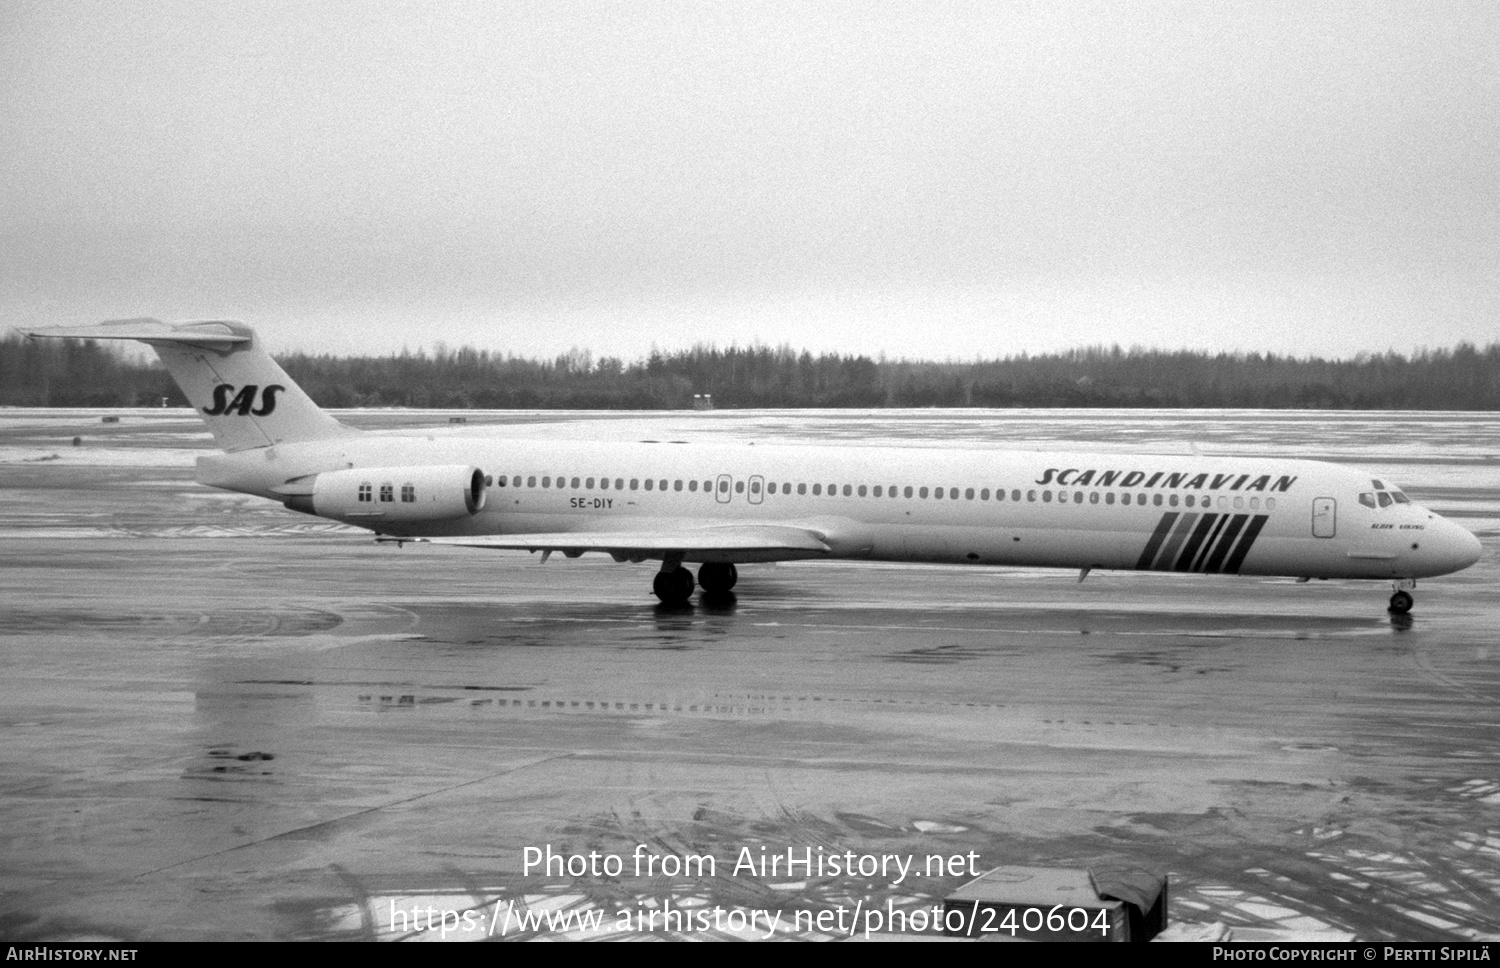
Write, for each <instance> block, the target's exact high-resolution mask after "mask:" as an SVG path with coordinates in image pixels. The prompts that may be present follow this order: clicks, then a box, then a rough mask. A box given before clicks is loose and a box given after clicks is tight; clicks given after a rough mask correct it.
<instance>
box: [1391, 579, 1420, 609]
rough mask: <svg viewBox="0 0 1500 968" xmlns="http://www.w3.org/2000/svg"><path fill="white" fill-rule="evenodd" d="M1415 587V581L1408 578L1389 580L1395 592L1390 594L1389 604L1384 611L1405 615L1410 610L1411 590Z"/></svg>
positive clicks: (1411, 602) (1411, 601)
mask: <svg viewBox="0 0 1500 968" xmlns="http://www.w3.org/2000/svg"><path fill="white" fill-rule="evenodd" d="M1416 587H1417V583H1416V582H1414V581H1412V580H1411V579H1409V578H1407V579H1403V580H1401V581H1393V582H1391V588H1392V589H1394V590H1395V594H1393V595H1392V596H1391V604H1390V607H1389V608H1387V609H1386V611H1388V612H1390V613H1391V614H1392V615H1405V614H1406V613H1407V612H1409V611H1411V607H1412V604H1413V600H1412V597H1411V590H1412V589H1413V588H1416Z"/></svg>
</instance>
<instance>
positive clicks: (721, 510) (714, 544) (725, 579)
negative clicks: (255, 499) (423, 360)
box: [25, 319, 1481, 614]
mask: <svg viewBox="0 0 1500 968" xmlns="http://www.w3.org/2000/svg"><path fill="white" fill-rule="evenodd" d="M25 332H26V333H27V335H28V336H31V337H36V338H77V339H130V340H139V341H141V342H143V343H146V344H147V345H149V346H151V347H152V348H153V349H154V350H155V351H156V353H157V355H158V356H160V358H161V360H162V362H163V364H165V366H166V368H167V370H168V371H169V372H170V373H171V375H172V377H173V378H174V379H175V380H176V382H177V385H178V386H179V387H181V388H182V391H183V393H184V394H185V395H186V396H187V399H188V401H189V402H190V403H191V404H192V405H193V407H194V408H195V409H196V410H197V411H198V413H199V415H200V416H201V417H202V419H203V421H204V422H205V423H206V424H207V425H208V428H209V430H210V431H211V432H212V433H213V436H214V439H215V441H216V443H217V444H218V446H219V447H220V448H221V449H222V451H223V453H222V454H216V455H214V456H209V457H200V458H199V459H198V465H197V475H196V477H197V480H198V482H199V483H201V484H205V485H208V486H211V487H217V488H222V489H225V490H229V491H237V492H240V493H244V494H253V495H257V496H260V497H264V498H269V499H271V500H274V501H280V502H281V503H282V504H284V505H285V506H286V507H288V508H290V509H291V510H294V511H301V512H304V513H307V514H313V515H317V516H319V517H323V518H329V519H332V520H335V521H340V522H344V523H346V524H350V525H355V526H358V527H361V528H365V529H368V530H370V531H372V532H374V533H375V535H376V536H377V540H380V541H395V542H406V541H428V542H432V543H436V544H449V545H461V546H467V547H475V548H488V549H517V550H525V551H530V552H533V553H534V552H538V551H540V552H541V553H542V560H543V561H546V560H547V558H548V556H550V555H551V554H553V553H554V552H561V553H562V554H563V555H564V556H566V557H568V558H576V557H578V556H580V555H582V554H585V553H587V552H603V553H606V554H608V555H610V556H611V557H613V558H614V560H615V561H618V562H625V561H629V562H643V561H648V560H649V561H659V562H661V566H660V570H659V571H658V572H657V574H656V576H655V579H654V581H653V586H652V587H653V591H654V592H655V594H656V596H657V597H658V598H659V599H660V600H661V601H662V602H664V603H668V604H678V603H683V602H686V601H688V600H689V599H690V598H691V596H692V594H693V590H694V587H695V585H696V586H697V587H700V588H702V589H703V592H704V593H705V595H710V596H712V595H723V594H725V593H727V592H728V591H729V590H730V589H731V588H733V587H734V585H735V582H736V580H737V575H738V573H737V570H736V567H735V566H736V565H738V564H746V563H751V562H775V561H790V560H799V559H801V560H806V559H813V560H819V559H852V560H860V561H887V562H892V561H894V562H935V563H947V564H968V565H978V566H1000V567H1005V566H1012V567H1015V566H1029V567H1036V566H1042V567H1050V568H1067V569H1076V570H1078V572H1079V580H1080V581H1082V580H1083V579H1084V578H1085V577H1087V575H1088V574H1089V572H1090V571H1092V570H1094V569H1123V570H1134V571H1162V572H1196V573H1205V574H1224V575H1267V576H1284V577H1292V578H1297V579H1299V580H1302V581H1307V580H1311V579H1313V578H1320V579H1323V578H1360V579H1376V580H1383V581H1388V582H1389V583H1390V585H1391V589H1392V594H1391V598H1390V604H1389V609H1388V610H1389V611H1390V612H1392V613H1396V614H1404V613H1406V612H1408V611H1410V610H1411V608H1412V605H1413V598H1412V595H1411V592H1412V590H1413V589H1414V588H1415V587H1416V582H1417V579H1419V578H1430V577H1434V576H1438V575H1446V574H1450V573H1452V572H1456V571H1460V570H1462V569H1464V568H1467V567H1469V566H1470V565H1472V564H1473V563H1474V562H1475V561H1477V560H1478V559H1479V556H1480V550H1481V548H1480V543H1479V539H1478V538H1476V537H1475V536H1474V535H1473V534H1471V533H1469V532H1468V531H1467V530H1465V529H1464V528H1462V527H1460V526H1458V525H1456V524H1454V523H1452V522H1450V521H1447V520H1445V519H1444V518H1442V517H1439V516H1438V515H1436V514H1434V513H1432V512H1431V511H1428V510H1427V509H1425V508H1423V507H1420V506H1419V505H1417V504H1415V503H1413V502H1412V501H1411V500H1410V499H1409V498H1408V497H1407V496H1406V494H1405V493H1404V492H1403V491H1402V490H1401V489H1400V488H1399V487H1397V486H1396V485H1394V484H1392V483H1390V482H1388V481H1383V480H1381V479H1379V478H1375V477H1372V476H1371V475H1370V474H1368V473H1364V472H1362V471H1358V470H1354V469H1350V468H1347V467H1342V466H1338V465H1334V464H1329V463H1323V462H1318V461H1307V460H1283V459H1281V458H1275V457H1207V456H1198V455H1192V456H1183V455H1176V456H1172V455H1153V454H1127V453H1117V452H1098V453H1084V452H1079V453H1056V452H1051V451H1036V452H1031V451H996V450H964V449H956V448H949V449H936V448H926V447H923V448H920V449H913V448H898V447H811V446H765V445H759V444H744V445H711V444H709V445H705V444H682V443H678V442H655V441H641V442H629V443H619V442H607V441H587V442H569V441H545V440H541V441H538V440H505V439H476V438H473V437H466V436H441V435H436V434H435V435H431V436H419V437H413V436H410V435H398V434H391V433H381V432H372V431H359V430H355V429H353V428H350V427H348V426H345V425H344V424H341V423H340V422H339V421H337V420H336V419H334V418H333V417H332V416H330V415H329V414H327V413H325V412H324V411H323V410H321V409H319V408H318V406H317V405H316V404H315V403H314V402H313V401H312V399H311V398H309V397H308V396H307V394H306V393H304V392H303V391H302V389H301V388H300V387H298V386H297V384H296V383H294V382H293V381H292V380H291V378H290V377H288V376H287V374H286V372H285V371H284V370H283V369H282V368H281V367H280V366H279V365H278V364H277V363H276V362H275V361H274V360H273V359H272V358H271V357H270V355H269V354H267V353H266V352H265V351H264V350H263V349H261V347H260V344H259V342H258V339H257V337H256V335H255V333H254V331H253V330H252V329H251V328H250V327H248V326H246V325H244V324H242V323H238V322H231V321H218V320H215V321H195V322H186V323H175V324H173V323H164V322H161V321H159V320H155V319H132V320H117V321H112V322H106V323H101V324H99V325H95V326H82V327H54V328H47V329H33V330H27V331H25ZM689 564H694V565H697V566H698V571H697V575H696V578H695V576H694V575H693V572H692V571H691V570H690V569H689V568H688V567H687V566H688V565H689Z"/></svg>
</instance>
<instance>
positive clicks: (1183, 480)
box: [1036, 467, 1297, 492]
mask: <svg viewBox="0 0 1500 968" xmlns="http://www.w3.org/2000/svg"><path fill="white" fill-rule="evenodd" d="M1147 473H1148V472H1147V471H1118V470H1108V471H1105V470H1095V469H1092V468H1091V469H1088V470H1082V469H1079V468H1077V467H1066V468H1059V467H1049V468H1047V469H1046V470H1045V471H1043V472H1042V476H1041V477H1039V478H1037V479H1036V483H1038V484H1057V485H1059V486H1061V487H1089V486H1093V487H1142V488H1148V489H1149V488H1155V487H1169V488H1183V489H1187V490H1208V491H1222V490H1228V491H1240V490H1245V491H1281V492H1285V491H1290V490H1291V489H1292V485H1293V484H1295V483H1296V482H1297V478H1296V476H1295V475H1292V476H1287V475H1285V474H1283V475H1281V476H1279V477H1276V478H1275V479H1274V480H1273V479H1272V475H1270V474H1261V475H1259V476H1254V475H1251V474H1236V473H1234V472H1233V471H1231V472H1230V473H1228V474H1210V473H1199V474H1194V473H1192V472H1191V471H1157V472H1156V473H1154V474H1151V475H1150V476H1149V477H1148V476H1147Z"/></svg>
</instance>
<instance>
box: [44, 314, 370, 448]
mask: <svg viewBox="0 0 1500 968" xmlns="http://www.w3.org/2000/svg"><path fill="white" fill-rule="evenodd" d="M22 332H23V333H25V334H26V335H27V336H30V337H33V338H41V339H133V340H139V341H140V342H142V343H145V344H146V345H148V346H150V347H151V348H152V349H153V350H155V351H156V355H157V356H158V357H160V358H161V362H162V365H163V366H165V367H166V368H167V372H168V373H170V374H172V379H173V380H174V381H176V383H177V386H178V387H180V388H181V389H182V394H183V396H185V397H187V399H188V403H190V404H192V406H193V409H194V410H196V411H198V414H199V416H201V417H202V418H203V422H204V423H205V424H207V425H208V429H209V431H210V432H211V433H213V435H214V440H215V441H216V442H217V443H218V445H219V446H220V447H222V448H223V449H224V450H225V451H227V452H229V453H231V454H232V453H235V452H236V451H241V450H250V449H252V448H257V447H270V446H273V445H275V444H291V443H301V442H303V441H309V440H332V439H334V438H337V437H347V436H349V435H350V434H352V433H354V431H351V430H350V429H349V428H348V427H345V426H344V425H343V424H341V423H339V422H338V421H337V420H334V419H333V418H332V417H330V416H329V415H328V414H326V413H324V412H323V411H322V410H319V409H318V405H317V404H315V403H313V402H312V399H311V398H310V397H308V395H307V394H306V393H304V392H302V388H301V387H299V386H297V384H296V383H294V382H293V381H292V378H291V377H289V376H287V374H286V371H285V370H283V369H282V368H281V367H280V366H279V365H278V364H277V363H276V361H275V360H273V359H271V357H270V356H269V355H268V354H267V353H266V352H265V350H263V349H261V347H260V345H259V344H258V343H257V341H256V336H255V331H254V330H252V329H251V328H250V327H249V326H246V325H245V324H244V323H236V322H231V321H229V320H213V319H210V320H198V321H195V322H187V323H165V322H162V321H161V320H159V319H116V320H112V321H110V322H107V323H98V324H97V325H93V326H53V327H48V328H45V329H29V330H22Z"/></svg>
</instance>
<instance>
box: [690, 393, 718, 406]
mask: <svg viewBox="0 0 1500 968" xmlns="http://www.w3.org/2000/svg"><path fill="white" fill-rule="evenodd" d="M713 408H714V395H713V394H712V393H695V394H693V409H694V410H712V409H713Z"/></svg>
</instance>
